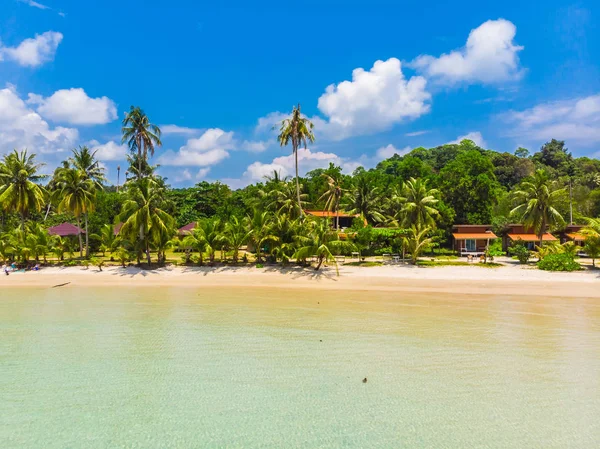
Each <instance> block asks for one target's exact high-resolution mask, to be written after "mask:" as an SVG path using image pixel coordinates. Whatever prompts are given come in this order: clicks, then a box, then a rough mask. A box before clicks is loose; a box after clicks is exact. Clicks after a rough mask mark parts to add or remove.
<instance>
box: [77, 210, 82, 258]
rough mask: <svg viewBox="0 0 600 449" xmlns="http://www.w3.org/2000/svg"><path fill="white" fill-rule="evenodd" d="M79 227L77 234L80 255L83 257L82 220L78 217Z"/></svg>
mask: <svg viewBox="0 0 600 449" xmlns="http://www.w3.org/2000/svg"><path fill="white" fill-rule="evenodd" d="M77 227H78V228H79V231H78V232H77V236H78V237H79V257H83V240H82V238H81V220H80V219H79V217H77Z"/></svg>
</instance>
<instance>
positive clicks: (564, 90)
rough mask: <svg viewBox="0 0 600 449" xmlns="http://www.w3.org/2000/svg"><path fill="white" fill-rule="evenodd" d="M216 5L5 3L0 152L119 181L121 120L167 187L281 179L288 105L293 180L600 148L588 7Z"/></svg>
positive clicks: (597, 12) (593, 8)
mask: <svg viewBox="0 0 600 449" xmlns="http://www.w3.org/2000/svg"><path fill="white" fill-rule="evenodd" d="M223 3H225V2H196V1H187V0H185V1H177V2H172V5H169V6H168V7H167V6H165V5H166V4H165V3H164V2H154V1H145V2H142V1H136V0H132V1H129V2H117V1H113V0H104V1H102V2H99V1H97V2H81V1H65V0H40V1H39V2H35V1H32V0H3V7H2V8H1V9H0V154H4V153H6V152H7V151H10V150H12V149H13V148H17V149H22V148H28V149H29V150H30V151H33V152H36V153H37V154H39V155H40V157H41V159H42V160H43V161H44V162H46V163H47V167H46V171H47V172H49V173H50V172H51V170H52V169H53V168H54V166H55V165H56V164H57V163H58V162H59V161H60V160H62V159H64V158H66V157H67V156H68V154H69V151H70V149H71V148H73V147H75V146H77V145H83V144H87V145H88V146H91V147H93V148H95V149H97V150H98V156H99V158H100V159H101V160H102V161H103V163H104V164H105V165H106V167H107V170H108V176H109V179H110V180H111V181H113V182H116V167H117V165H121V166H125V165H126V164H125V162H124V158H125V153H126V150H125V148H124V147H123V146H122V145H121V143H120V121H121V120H122V118H123V115H124V113H125V111H126V110H128V109H129V106H130V105H132V104H133V105H139V106H141V107H142V108H143V109H144V110H145V111H146V113H147V114H148V115H149V117H150V118H151V120H152V121H153V122H154V123H156V124H158V125H161V127H162V129H163V132H164V135H163V147H162V148H160V149H158V151H157V153H156V155H155V157H154V159H153V161H154V163H160V165H161V167H160V173H161V174H163V175H164V176H167V177H168V179H169V182H170V183H171V184H172V185H174V186H186V185H193V184H194V183H196V182H198V181H199V180H203V179H206V180H209V181H210V180H216V179H219V180H222V181H225V182H227V183H229V184H230V185H231V186H232V187H241V186H244V185H246V184H248V183H250V182H255V181H257V180H261V178H262V176H263V175H265V174H266V173H269V172H271V171H272V170H273V169H276V170H279V171H282V172H283V174H289V173H291V172H292V170H293V164H292V159H291V157H290V156H289V154H290V149H289V148H284V149H282V148H280V147H279V146H278V145H277V143H276V141H275V136H274V134H273V132H272V131H271V128H272V126H273V125H274V124H275V123H276V122H277V120H280V119H281V117H282V114H285V113H287V112H289V111H290V110H291V108H292V106H293V105H294V104H296V103H301V104H302V108H303V112H304V113H305V114H306V115H307V116H309V117H311V118H312V119H313V121H314V123H315V125H316V128H315V134H316V138H317V141H316V142H315V144H314V145H312V146H311V147H310V148H309V149H308V150H303V151H302V152H301V153H300V166H301V171H302V172H306V171H308V170H310V169H313V168H317V167H322V166H326V165H328V163H329V162H330V161H331V162H334V163H336V164H338V165H341V166H342V167H343V168H344V170H345V171H346V172H351V171H352V170H353V169H354V168H356V167H357V166H359V165H363V166H365V167H372V166H374V165H375V164H376V163H377V162H378V161H379V160H381V159H383V158H385V157H389V156H391V155H392V154H394V153H395V152H397V153H399V154H403V153H405V152H407V151H408V150H410V149H411V148H414V147H417V146H425V147H430V146H435V145H439V144H443V143H447V142H453V141H456V140H457V139H460V138H462V137H464V136H468V137H469V138H472V139H473V140H475V141H476V142H477V143H478V144H480V145H482V146H484V147H486V148H490V149H495V150H498V151H510V152H512V151H514V150H515V149H516V148H517V147H518V146H524V147H526V148H529V149H530V150H531V151H535V150H537V149H538V148H539V147H540V145H542V144H543V143H544V142H545V141H547V140H550V139H551V138H557V139H563V140H566V141H567V146H568V147H569V149H570V150H571V151H572V152H573V153H574V154H575V155H578V156H579V155H594V154H596V152H597V151H598V150H600V60H599V58H598V55H600V29H599V27H598V25H597V23H598V20H599V19H600V5H598V4H597V2H578V3H571V4H570V3H564V2H555V1H544V2H541V1H531V2H512V1H504V2H494V4H487V3H490V2H469V1H466V2H460V4H457V3H456V2H447V3H446V2H445V3H443V4H437V5H435V4H422V3H418V2H410V3H408V2H396V1H394V2H392V1H387V2H383V1H376V0H374V1H370V2H364V1H360V2H358V1H344V2H341V1H340V2H333V1H331V2H327V1H323V0H322V1H306V2H303V3H302V8H301V9H300V8H297V7H296V8H292V7H290V6H289V5H287V4H285V2H283V3H282V2H270V1H262V2H235V1H230V2H227V3H226V4H223ZM253 3H259V4H258V5H257V4H253ZM405 3H408V4H405Z"/></svg>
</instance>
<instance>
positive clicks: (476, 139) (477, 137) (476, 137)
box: [448, 131, 486, 148]
mask: <svg viewBox="0 0 600 449" xmlns="http://www.w3.org/2000/svg"><path fill="white" fill-rule="evenodd" d="M463 140H472V141H473V143H474V144H475V145H477V146H478V147H481V148H485V147H486V142H485V140H483V136H482V135H481V133H480V132H479V131H471V132H470V133H467V134H465V135H464V136H459V137H457V138H456V139H455V140H453V141H451V142H448V144H459V143H461V142H462V141H463Z"/></svg>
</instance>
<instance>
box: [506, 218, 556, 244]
mask: <svg viewBox="0 0 600 449" xmlns="http://www.w3.org/2000/svg"><path fill="white" fill-rule="evenodd" d="M518 241H520V242H522V243H523V244H524V245H525V246H526V247H527V249H529V250H534V249H535V246H536V245H539V243H540V238H539V236H538V235H537V234H536V233H535V231H534V230H533V229H530V228H527V227H525V226H524V225H521V224H513V225H510V230H509V231H508V233H507V235H506V237H505V238H504V239H503V241H502V247H503V249H504V250H505V251H506V250H507V249H508V247H509V246H510V245H511V244H513V243H514V242H518ZM542 241H543V242H556V241H558V239H557V238H556V237H554V236H553V235H552V234H550V233H549V232H546V233H544V235H543V236H542Z"/></svg>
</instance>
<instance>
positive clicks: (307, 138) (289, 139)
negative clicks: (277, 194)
mask: <svg viewBox="0 0 600 449" xmlns="http://www.w3.org/2000/svg"><path fill="white" fill-rule="evenodd" d="M313 127H314V125H313V124H312V122H311V121H310V120H308V119H307V118H306V117H303V116H302V114H301V113H300V104H298V107H294V108H293V109H292V114H291V116H290V117H289V118H286V119H285V120H282V122H281V126H280V128H279V135H278V136H277V140H278V141H279V144H280V145H281V146H282V147H285V146H287V145H288V144H290V143H291V144H292V151H293V153H294V160H295V166H296V194H297V200H298V209H299V213H300V217H303V216H304V211H303V210H302V205H301V200H300V181H299V177H298V149H299V148H300V146H301V145H304V148H305V149H306V147H307V144H308V142H311V143H313V142H314V141H315V135H314V134H313V131H312V129H313Z"/></svg>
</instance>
